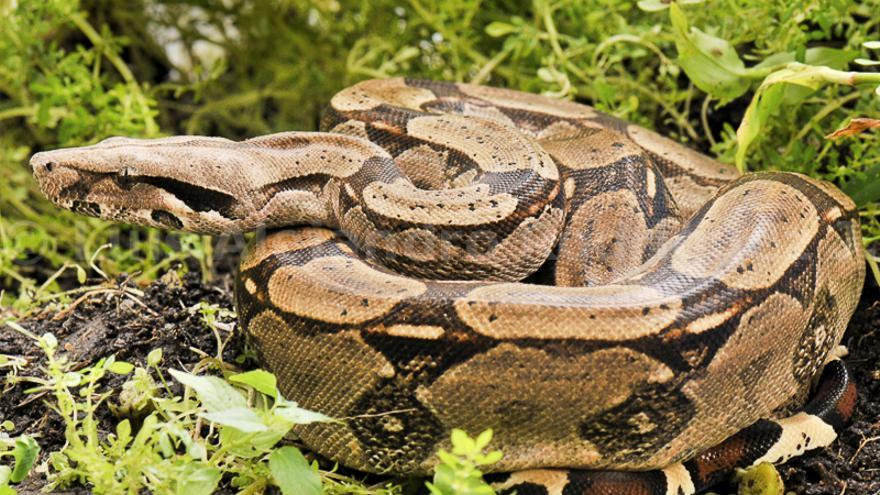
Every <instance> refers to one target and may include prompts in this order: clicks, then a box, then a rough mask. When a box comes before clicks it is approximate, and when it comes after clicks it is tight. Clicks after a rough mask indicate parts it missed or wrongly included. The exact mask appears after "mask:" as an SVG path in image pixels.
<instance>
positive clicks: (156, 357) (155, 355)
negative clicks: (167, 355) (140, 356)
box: [147, 347, 162, 366]
mask: <svg viewBox="0 0 880 495" xmlns="http://www.w3.org/2000/svg"><path fill="white" fill-rule="evenodd" d="M161 362H162V348H161V347H157V348H155V349H153V350H152V351H150V353H149V354H147V366H158V365H159V363H161Z"/></svg>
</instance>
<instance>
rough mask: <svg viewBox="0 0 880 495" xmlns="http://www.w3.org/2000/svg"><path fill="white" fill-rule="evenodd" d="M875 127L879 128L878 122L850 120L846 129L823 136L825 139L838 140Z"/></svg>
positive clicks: (879, 122)
mask: <svg viewBox="0 0 880 495" xmlns="http://www.w3.org/2000/svg"><path fill="white" fill-rule="evenodd" d="M875 127H880V120H878V119H868V118H864V117H858V118H855V119H852V120H850V121H849V124H847V125H846V127H842V128H840V129H838V130H836V131H834V132H832V133H831V134H829V135H827V136H825V139H838V138H842V137H847V136H854V135H856V134H860V133H862V132H865V131H867V130H868V129H873V128H875Z"/></svg>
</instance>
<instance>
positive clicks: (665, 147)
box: [626, 125, 739, 182]
mask: <svg viewBox="0 0 880 495" xmlns="http://www.w3.org/2000/svg"><path fill="white" fill-rule="evenodd" d="M626 131H627V133H628V134H629V137H630V139H632V140H633V141H634V142H635V143H636V144H637V145H639V146H641V147H642V148H644V149H646V150H648V151H649V152H651V153H653V154H655V155H657V156H658V157H660V163H658V164H657V165H658V166H659V167H660V168H661V169H664V166H665V167H668V166H670V165H673V164H674V166H675V167H679V168H680V169H681V170H682V171H684V172H687V173H688V174H691V175H695V176H699V177H704V178H707V179H714V180H716V181H719V182H727V181H731V180H733V179H735V178H737V177H738V176H739V172H737V171H736V169H734V168H733V167H731V166H730V165H725V164H723V163H721V162H719V161H717V160H713V159H711V158H709V157H708V156H706V155H704V154H702V153H697V152H696V151H694V150H692V149H690V148H688V147H687V146H685V145H683V144H681V143H677V142H675V141H673V140H671V139H669V138H667V137H664V136H661V135H660V134H657V133H656V132H654V131H649V130H648V129H645V128H644V127H639V126H637V125H630V126H628V127H627V128H626ZM669 175H676V174H669Z"/></svg>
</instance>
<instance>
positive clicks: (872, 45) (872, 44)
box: [862, 41, 880, 50]
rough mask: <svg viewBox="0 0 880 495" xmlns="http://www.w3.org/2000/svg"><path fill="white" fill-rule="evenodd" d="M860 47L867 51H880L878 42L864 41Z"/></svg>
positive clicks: (879, 42)
mask: <svg viewBox="0 0 880 495" xmlns="http://www.w3.org/2000/svg"><path fill="white" fill-rule="evenodd" d="M862 46H863V47H865V48H867V49H868V50H880V41H866V42H864V43H862Z"/></svg>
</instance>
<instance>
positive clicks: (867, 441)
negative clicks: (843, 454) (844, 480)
mask: <svg viewBox="0 0 880 495" xmlns="http://www.w3.org/2000/svg"><path fill="white" fill-rule="evenodd" d="M877 440H880V436H876V437H871V438H862V441H861V442H859V447H858V448H857V449H856V451H855V453H854V454H853V455H852V457H850V459H849V463H850V464H852V463H853V461H855V460H856V457H858V455H859V454H860V453H861V452H862V449H863V448H864V447H865V445H868V444H869V443H871V442H876V441H877Z"/></svg>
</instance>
